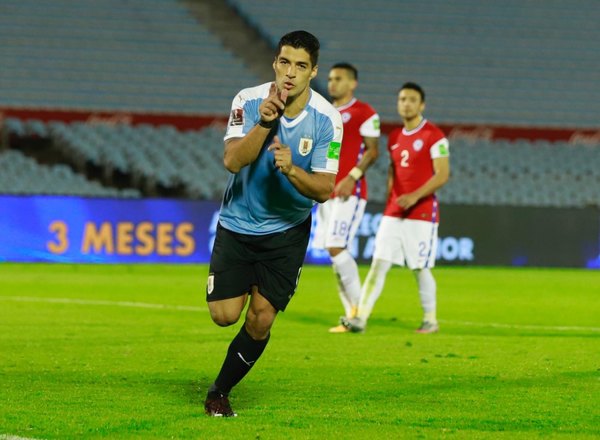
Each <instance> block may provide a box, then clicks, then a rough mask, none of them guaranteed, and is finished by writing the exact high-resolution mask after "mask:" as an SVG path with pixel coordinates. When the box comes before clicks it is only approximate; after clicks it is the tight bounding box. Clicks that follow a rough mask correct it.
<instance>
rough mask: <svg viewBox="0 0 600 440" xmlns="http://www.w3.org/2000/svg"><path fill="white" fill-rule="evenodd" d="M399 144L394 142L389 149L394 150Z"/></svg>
mask: <svg viewBox="0 0 600 440" xmlns="http://www.w3.org/2000/svg"><path fill="white" fill-rule="evenodd" d="M399 147H400V144H394V145H392V146H391V147H390V150H392V151H394V150H395V149H396V148H399Z"/></svg>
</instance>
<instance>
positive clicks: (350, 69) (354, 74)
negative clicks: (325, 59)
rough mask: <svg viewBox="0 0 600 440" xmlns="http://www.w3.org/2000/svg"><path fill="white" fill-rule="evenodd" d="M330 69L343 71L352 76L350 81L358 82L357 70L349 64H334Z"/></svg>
mask: <svg viewBox="0 0 600 440" xmlns="http://www.w3.org/2000/svg"><path fill="white" fill-rule="evenodd" d="M331 68H332V69H344V70H347V71H348V72H350V73H351V74H352V77H353V78H352V79H356V80H358V70H356V67H354V66H353V65H352V64H350V63H336V64H334V65H333V66H331Z"/></svg>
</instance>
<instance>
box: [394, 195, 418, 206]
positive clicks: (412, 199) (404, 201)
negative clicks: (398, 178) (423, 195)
mask: <svg viewBox="0 0 600 440" xmlns="http://www.w3.org/2000/svg"><path fill="white" fill-rule="evenodd" d="M418 201H419V197H417V196H415V195H414V194H413V193H409V194H402V195H401V196H400V197H398V198H397V199H396V203H397V204H398V206H400V207H401V208H402V209H410V208H412V207H413V206H415V205H416V204H417V202H418Z"/></svg>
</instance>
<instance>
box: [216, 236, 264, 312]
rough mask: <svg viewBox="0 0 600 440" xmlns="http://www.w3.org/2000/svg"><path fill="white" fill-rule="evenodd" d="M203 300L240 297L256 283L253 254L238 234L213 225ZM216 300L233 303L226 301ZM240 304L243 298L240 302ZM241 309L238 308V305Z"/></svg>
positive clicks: (233, 302) (234, 302) (232, 302)
mask: <svg viewBox="0 0 600 440" xmlns="http://www.w3.org/2000/svg"><path fill="white" fill-rule="evenodd" d="M208 271H209V274H208V281H207V283H206V301H207V302H209V303H212V302H218V301H223V300H229V299H232V298H238V297H242V296H244V295H247V294H248V293H249V292H250V288H251V286H252V285H255V284H256V274H255V272H254V257H253V255H252V252H251V251H250V250H249V249H248V245H247V243H246V242H245V238H244V237H243V236H242V234H236V233H234V232H232V231H229V230H227V229H225V228H223V227H221V225H218V226H217V234H216V236H215V241H214V245H213V250H212V253H211V256H210V265H209V269H208ZM219 304H237V302H236V301H228V302H227V303H223V302H221V303H219ZM241 306H242V308H243V302H242V303H241ZM240 312H241V309H240Z"/></svg>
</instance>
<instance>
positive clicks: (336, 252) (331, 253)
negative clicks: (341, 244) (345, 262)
mask: <svg viewBox="0 0 600 440" xmlns="http://www.w3.org/2000/svg"><path fill="white" fill-rule="evenodd" d="M327 252H329V256H330V257H332V258H333V257H336V256H338V255H339V254H341V253H342V252H344V248H327Z"/></svg>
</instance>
